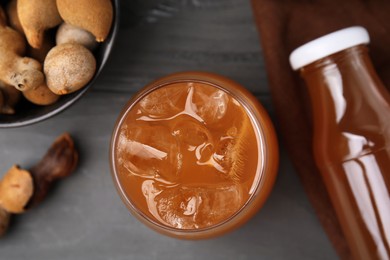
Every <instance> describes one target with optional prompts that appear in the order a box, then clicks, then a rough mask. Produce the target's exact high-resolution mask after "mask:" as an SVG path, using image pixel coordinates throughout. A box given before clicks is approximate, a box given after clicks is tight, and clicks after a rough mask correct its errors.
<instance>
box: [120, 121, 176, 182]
mask: <svg viewBox="0 0 390 260" xmlns="http://www.w3.org/2000/svg"><path fill="white" fill-rule="evenodd" d="M117 150H118V162H119V163H120V164H121V165H122V166H123V167H124V168H126V169H127V170H128V171H129V172H130V173H131V174H133V175H137V176H141V177H149V178H151V177H154V178H157V179H159V178H162V179H163V180H165V181H175V180H176V179H177V178H178V175H179V171H180V168H181V156H180V147H179V145H178V143H177V140H176V138H175V137H174V136H173V135H172V134H171V132H170V130H169V128H167V127H165V126H151V125H148V124H147V123H141V122H139V123H137V124H132V125H131V126H128V125H124V126H123V127H122V129H121V132H120V135H119V139H118V148H117Z"/></svg>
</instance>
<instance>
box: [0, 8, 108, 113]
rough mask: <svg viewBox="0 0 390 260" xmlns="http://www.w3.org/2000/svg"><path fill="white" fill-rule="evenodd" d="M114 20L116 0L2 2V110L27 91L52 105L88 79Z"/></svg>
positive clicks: (37, 100)
mask: <svg viewBox="0 0 390 260" xmlns="http://www.w3.org/2000/svg"><path fill="white" fill-rule="evenodd" d="M112 23H113V4H112V2H111V0H77V1H73V0H12V1H9V2H8V4H7V6H3V7H2V6H0V114H14V113H17V111H15V107H16V106H17V104H18V102H19V101H20V99H21V98H22V96H24V98H25V99H27V100H28V101H30V102H32V103H34V104H36V105H42V106H43V105H51V104H53V103H55V102H56V101H57V100H58V99H59V98H60V96H61V95H66V94H69V93H73V92H75V91H77V90H79V89H81V88H83V87H84V86H86V85H87V84H88V82H89V81H90V80H91V79H92V78H93V76H94V74H95V71H96V60H95V57H94V54H93V53H94V50H95V49H96V48H97V47H98V44H99V43H100V42H103V41H104V40H105V39H106V38H107V36H108V34H109V32H110V29H111V26H112Z"/></svg>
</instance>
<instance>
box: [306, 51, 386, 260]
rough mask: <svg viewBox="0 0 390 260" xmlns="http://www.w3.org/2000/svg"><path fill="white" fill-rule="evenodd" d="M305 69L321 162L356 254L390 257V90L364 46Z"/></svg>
mask: <svg viewBox="0 0 390 260" xmlns="http://www.w3.org/2000/svg"><path fill="white" fill-rule="evenodd" d="M335 64H336V65H337V66H335ZM301 73H302V75H303V76H304V79H305V81H306V83H307V85H308V86H309V92H310V96H311V101H312V104H313V117H314V132H315V134H314V152H315V156H316V161H317V165H318V167H319V169H320V170H321V172H322V177H323V179H324V182H325V184H326V186H327V189H328V193H329V195H330V197H331V199H332V202H333V206H334V208H335V210H336V212H337V214H338V218H339V221H340V224H341V226H342V228H343V231H344V234H345V236H346V238H347V241H348V243H349V246H350V248H351V251H352V253H353V256H354V258H355V259H390V95H389V93H388V92H387V90H386V89H385V87H384V86H383V84H382V83H381V82H380V80H379V78H378V77H377V76H376V74H375V72H374V70H373V67H372V64H371V62H370V60H369V57H368V55H367V48H366V47H365V46H355V47H353V48H350V49H347V50H344V51H342V52H340V53H336V54H333V55H332V56H330V57H326V58H323V59H321V60H319V61H317V62H315V63H313V64H311V65H308V66H307V67H305V68H303V69H302V70H301Z"/></svg>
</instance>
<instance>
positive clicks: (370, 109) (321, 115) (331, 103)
mask: <svg viewBox="0 0 390 260" xmlns="http://www.w3.org/2000/svg"><path fill="white" fill-rule="evenodd" d="M301 76H302V77H303V78H304V80H305V82H306V84H307V86H308V89H309V93H310V97H311V100H312V106H313V112H314V121H316V120H317V119H320V120H325V121H327V123H328V124H338V125H340V124H343V122H349V124H350V123H351V122H352V121H355V122H356V124H360V123H367V121H370V120H371V119H370V117H372V116H375V117H377V115H378V113H379V114H380V113H382V114H383V113H384V112H385V111H386V110H387V111H390V98H389V93H388V92H387V90H386V88H385V87H384V86H383V84H382V82H381V81H380V79H379V78H378V76H377V74H376V72H375V70H374V68H373V65H372V63H371V60H370V58H369V56H368V50H367V47H366V46H363V45H359V46H355V47H352V48H349V49H346V50H344V51H341V52H338V53H336V54H333V55H330V56H328V57H325V58H323V59H321V60H318V61H317V62H314V63H312V64H310V65H308V66H306V67H304V68H302V69H301ZM384 110H385V111H384ZM355 117H357V118H355ZM387 117H388V116H386V118H387ZM358 118H360V119H358ZM386 120H388V118H387V119H386Z"/></svg>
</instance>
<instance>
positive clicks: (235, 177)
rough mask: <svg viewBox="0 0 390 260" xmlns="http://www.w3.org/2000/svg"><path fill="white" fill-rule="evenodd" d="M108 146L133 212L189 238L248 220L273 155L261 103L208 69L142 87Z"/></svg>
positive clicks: (270, 176) (267, 185) (265, 189)
mask: <svg viewBox="0 0 390 260" xmlns="http://www.w3.org/2000/svg"><path fill="white" fill-rule="evenodd" d="M221 85H222V86H221ZM111 148H112V149H111V150H112V168H113V173H114V179H115V182H116V184H117V187H118V190H119V193H120V194H121V196H122V199H123V200H124V201H125V203H126V204H127V205H128V207H129V209H130V210H131V211H132V212H133V213H134V215H136V216H137V217H138V218H139V219H140V220H141V221H142V222H144V223H145V224H147V225H148V226H150V227H152V228H154V229H155V230H157V231H159V232H161V233H164V234H167V235H171V236H174V237H180V238H190V239H197V238H207V237H213V236H216V235H219V234H223V233H225V232H227V231H230V230H232V229H233V228H235V227H237V226H239V225H241V224H242V223H243V222H245V221H246V220H247V219H249V217H250V216H252V215H253V214H254V213H255V212H256V211H257V210H258V209H259V207H260V206H261V204H262V203H263V202H264V200H265V198H266V197H267V195H268V193H269V192H270V189H271V186H272V184H273V182H274V178H275V174H276V165H277V161H278V158H277V145H276V139H275V136H274V132H273V128H272V125H271V123H270V121H269V119H268V117H267V116H266V115H265V112H264V110H263V109H262V108H261V106H260V105H259V104H258V103H257V102H256V100H255V99H254V98H253V97H252V96H251V95H250V94H249V93H247V92H246V91H245V90H244V89H243V88H241V87H240V86H238V85H237V84H236V83H234V82H231V81H229V80H227V79H225V78H222V77H220V76H217V75H214V74H208V73H195V72H192V73H181V74H174V75H171V76H169V77H166V78H164V79H161V80H159V81H157V82H155V83H153V84H151V85H150V86H149V87H147V88H146V89H144V90H143V91H142V92H141V93H140V94H138V95H137V96H136V97H135V98H134V99H133V100H132V101H131V102H130V104H129V105H128V107H127V109H125V111H124V112H123V114H122V115H121V117H120V120H119V121H118V124H117V126H116V129H115V131H114V135H113V141H112V147H111ZM265 148H267V149H265Z"/></svg>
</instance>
